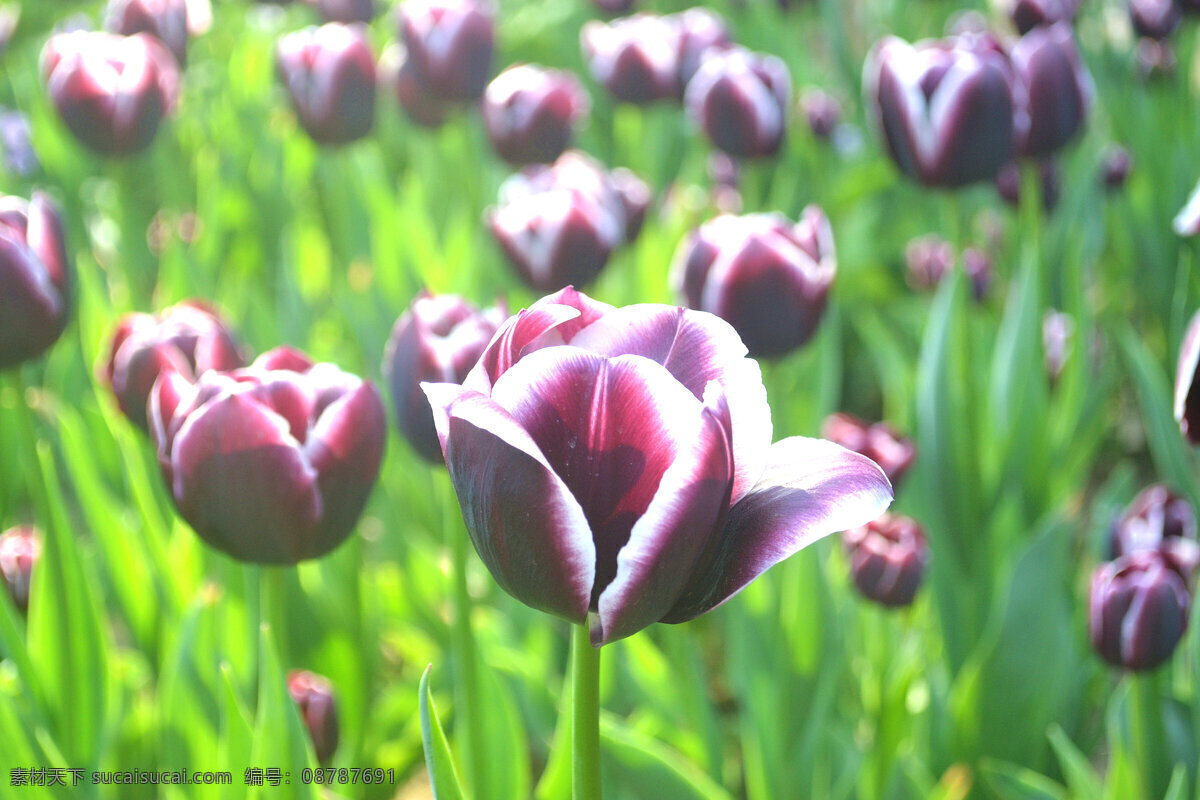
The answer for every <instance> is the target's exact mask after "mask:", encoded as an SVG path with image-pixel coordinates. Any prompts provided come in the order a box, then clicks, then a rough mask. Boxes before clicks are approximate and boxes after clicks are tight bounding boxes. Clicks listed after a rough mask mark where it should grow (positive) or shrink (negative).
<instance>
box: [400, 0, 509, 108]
mask: <svg viewBox="0 0 1200 800" xmlns="http://www.w3.org/2000/svg"><path fill="white" fill-rule="evenodd" d="M399 8H400V35H401V37H402V38H403V40H404V46H405V47H406V48H407V49H408V57H409V58H410V59H412V64H413V69H415V70H416V73H417V75H418V76H419V77H420V80H421V82H422V83H423V84H424V85H425V86H426V87H428V88H429V90H430V91H432V92H433V93H434V94H435V95H437V96H438V97H439V98H440V99H442V100H443V101H446V102H461V101H468V100H478V99H479V98H480V97H482V96H483V90H484V88H485V87H486V86H487V84H488V79H489V78H490V77H491V71H492V49H493V46H494V41H493V40H494V38H495V23H494V22H493V20H492V12H491V10H490V9H489V8H488V7H487V6H486V5H484V3H483V2H480V0H404V2H403V3H401V4H400V6H399Z"/></svg>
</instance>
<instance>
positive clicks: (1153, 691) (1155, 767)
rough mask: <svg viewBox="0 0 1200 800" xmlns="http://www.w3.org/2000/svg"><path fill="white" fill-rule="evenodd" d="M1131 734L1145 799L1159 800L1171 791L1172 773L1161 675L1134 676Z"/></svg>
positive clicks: (1130, 693) (1131, 690) (1131, 679)
mask: <svg viewBox="0 0 1200 800" xmlns="http://www.w3.org/2000/svg"><path fill="white" fill-rule="evenodd" d="M1128 680H1129V681H1130V683H1131V684H1132V685H1131V686H1130V692H1129V697H1130V701H1131V702H1132V708H1131V709H1130V712H1131V713H1130V731H1131V734H1132V737H1133V752H1134V753H1135V754H1136V756H1137V765H1138V772H1139V773H1140V774H1141V777H1142V791H1143V795H1142V796H1143V797H1145V798H1146V800H1157V798H1160V797H1162V796H1163V794H1164V793H1165V792H1166V790H1167V784H1166V780H1167V778H1168V777H1170V770H1169V769H1168V768H1167V765H1166V763H1165V756H1166V747H1167V745H1166V736H1165V734H1166V730H1165V729H1164V727H1163V716H1162V692H1161V687H1160V685H1159V680H1158V674H1157V673H1147V674H1136V675H1135V674H1130V675H1129V677H1128Z"/></svg>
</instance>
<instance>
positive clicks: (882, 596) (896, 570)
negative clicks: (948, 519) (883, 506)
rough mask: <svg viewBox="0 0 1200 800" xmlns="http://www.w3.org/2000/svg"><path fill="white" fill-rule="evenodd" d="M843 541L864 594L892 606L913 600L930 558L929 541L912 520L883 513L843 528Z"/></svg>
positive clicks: (856, 583)
mask: <svg viewBox="0 0 1200 800" xmlns="http://www.w3.org/2000/svg"><path fill="white" fill-rule="evenodd" d="M842 542H843V543H844V544H845V545H846V551H847V553H848V554H849V556H850V576H851V577H852V578H853V580H854V585H855V586H857V587H858V590H859V591H860V592H862V595H863V597H866V598H867V599H869V600H874V601H875V602H876V603H879V604H881V605H885V606H890V607H893V608H894V607H899V606H907V605H910V604H911V603H912V601H913V598H915V597H916V595H917V589H918V588H919V587H920V586H921V578H922V576H923V575H924V573H925V565H926V564H927V563H928V562H929V545H928V544H926V541H925V533H924V532H923V531H922V530H921V526H920V525H918V524H917V523H916V521H915V520H912V519H910V518H909V517H902V516H899V515H895V514H884V515H883V516H882V517H880V518H879V519H876V520H872V521H871V522H868V523H867V524H866V525H862V526H859V527H857V528H854V529H853V530H848V531H846V532H845V533H844V534H842Z"/></svg>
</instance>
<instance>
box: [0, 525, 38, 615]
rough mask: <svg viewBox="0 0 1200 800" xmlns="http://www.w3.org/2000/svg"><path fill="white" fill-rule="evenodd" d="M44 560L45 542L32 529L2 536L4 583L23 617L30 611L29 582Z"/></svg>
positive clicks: (13, 530) (0, 574)
mask: <svg viewBox="0 0 1200 800" xmlns="http://www.w3.org/2000/svg"><path fill="white" fill-rule="evenodd" d="M41 556H42V540H41V537H40V536H39V535H38V532H37V531H36V530H35V529H33V528H32V527H30V526H28V525H20V526H18V527H16V528H10V529H8V530H7V531H5V532H4V533H0V583H3V584H4V585H5V586H7V587H8V594H9V596H10V597H12V601H13V604H14V605H15V606H16V607H17V610H18V611H20V612H21V613H25V612H26V611H28V610H29V581H30V578H31V577H32V576H33V571H34V569H35V568H36V566H37V562H38V560H39V559H40V558H41Z"/></svg>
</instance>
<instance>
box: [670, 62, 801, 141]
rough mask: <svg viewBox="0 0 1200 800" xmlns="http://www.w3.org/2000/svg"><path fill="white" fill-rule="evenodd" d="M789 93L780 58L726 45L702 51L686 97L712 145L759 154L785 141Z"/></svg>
mask: <svg viewBox="0 0 1200 800" xmlns="http://www.w3.org/2000/svg"><path fill="white" fill-rule="evenodd" d="M791 94H792V82H791V76H790V75H789V74H788V70H787V66H786V65H785V64H784V63H783V61H782V60H780V59H779V58H777V57H775V56H772V55H765V54H762V53H752V52H750V51H749V50H743V49H741V48H729V49H727V50H722V51H720V52H717V53H711V54H710V55H708V56H707V57H705V59H704V61H703V63H702V64H701V65H700V69H698V70H697V71H696V75H695V77H693V78H692V80H691V82H689V83H688V86H687V93H686V95H685V96H684V103H685V104H686V106H687V110H688V114H689V115H690V116H691V117H692V119H693V120H695V122H696V124H697V125H699V126H700V128H701V129H702V130H703V131H704V133H705V135H707V136H708V139H709V141H711V142H712V143H713V145H714V146H715V147H717V148H718V149H720V150H723V151H725V152H726V153H728V154H729V155H731V156H737V157H739V158H761V157H765V156H772V155H774V154H775V153H777V152H778V151H779V147H780V145H781V144H782V143H783V135H784V130H785V126H786V122H787V109H788V108H789V106H790V104H791Z"/></svg>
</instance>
